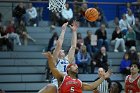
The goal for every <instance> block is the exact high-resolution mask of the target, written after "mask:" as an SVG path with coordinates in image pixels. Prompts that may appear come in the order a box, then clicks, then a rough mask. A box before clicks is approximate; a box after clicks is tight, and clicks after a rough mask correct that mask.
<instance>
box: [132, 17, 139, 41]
mask: <svg viewBox="0 0 140 93" xmlns="http://www.w3.org/2000/svg"><path fill="white" fill-rule="evenodd" d="M133 29H134V31H135V33H136V40H140V21H139V19H138V18H136V19H135V25H134V26H133Z"/></svg>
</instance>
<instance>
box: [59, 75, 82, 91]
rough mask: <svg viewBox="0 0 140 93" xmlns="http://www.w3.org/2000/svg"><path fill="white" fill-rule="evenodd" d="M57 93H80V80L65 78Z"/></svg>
mask: <svg viewBox="0 0 140 93" xmlns="http://www.w3.org/2000/svg"><path fill="white" fill-rule="evenodd" d="M59 93H82V82H81V80H79V79H73V78H71V77H70V76H65V77H64V79H63V81H62V84H61V85H60V87H59Z"/></svg>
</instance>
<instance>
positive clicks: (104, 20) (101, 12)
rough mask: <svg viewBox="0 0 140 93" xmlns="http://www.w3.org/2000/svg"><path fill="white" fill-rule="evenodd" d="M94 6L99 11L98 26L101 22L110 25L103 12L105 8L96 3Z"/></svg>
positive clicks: (96, 23)
mask: <svg viewBox="0 0 140 93" xmlns="http://www.w3.org/2000/svg"><path fill="white" fill-rule="evenodd" d="M94 7H95V9H97V11H98V12H99V17H98V19H97V20H96V22H95V25H96V27H99V26H100V25H101V24H105V26H106V27H108V24H107V20H106V17H105V15H104V13H103V10H102V9H101V8H99V6H98V5H97V4H94Z"/></svg>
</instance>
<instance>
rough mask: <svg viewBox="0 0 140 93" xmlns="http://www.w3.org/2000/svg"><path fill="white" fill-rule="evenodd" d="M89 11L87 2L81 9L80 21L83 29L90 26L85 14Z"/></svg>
mask: <svg viewBox="0 0 140 93" xmlns="http://www.w3.org/2000/svg"><path fill="white" fill-rule="evenodd" d="M87 9H88V5H87V3H86V2H84V3H82V5H81V7H80V10H79V11H80V12H79V13H80V14H79V21H80V26H82V27H85V26H86V27H87V26H88V23H89V22H88V21H87V20H86V19H85V12H86V10H87Z"/></svg>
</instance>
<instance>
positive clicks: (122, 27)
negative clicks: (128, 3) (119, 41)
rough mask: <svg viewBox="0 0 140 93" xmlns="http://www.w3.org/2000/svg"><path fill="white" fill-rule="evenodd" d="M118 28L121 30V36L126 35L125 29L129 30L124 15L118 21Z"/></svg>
mask: <svg viewBox="0 0 140 93" xmlns="http://www.w3.org/2000/svg"><path fill="white" fill-rule="evenodd" d="M119 27H120V28H121V31H122V32H123V34H124V35H126V33H127V32H128V31H127V28H129V27H130V25H129V23H128V22H127V20H126V15H125V14H123V15H122V19H120V21H119Z"/></svg>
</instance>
